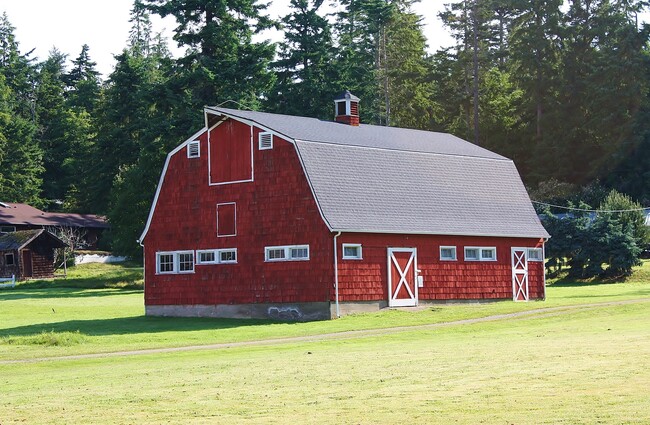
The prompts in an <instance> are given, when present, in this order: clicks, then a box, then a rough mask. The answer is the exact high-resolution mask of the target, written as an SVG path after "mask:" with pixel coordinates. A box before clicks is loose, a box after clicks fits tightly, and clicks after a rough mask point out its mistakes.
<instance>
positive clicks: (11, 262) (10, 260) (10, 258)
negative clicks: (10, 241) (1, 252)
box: [5, 252, 16, 266]
mask: <svg viewBox="0 0 650 425" xmlns="http://www.w3.org/2000/svg"><path fill="white" fill-rule="evenodd" d="M5 265H6V266H15V265H16V259H15V257H14V254H13V252H10V253H7V254H5Z"/></svg>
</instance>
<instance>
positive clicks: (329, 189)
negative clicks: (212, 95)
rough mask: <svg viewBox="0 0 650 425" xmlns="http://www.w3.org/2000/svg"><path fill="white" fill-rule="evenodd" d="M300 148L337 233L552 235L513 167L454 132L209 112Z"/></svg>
mask: <svg viewBox="0 0 650 425" xmlns="http://www.w3.org/2000/svg"><path fill="white" fill-rule="evenodd" d="M206 110H207V111H208V112H210V111H214V112H218V113H223V114H226V115H229V116H232V117H236V118H242V119H245V120H248V121H251V122H253V123H256V124H258V125H260V126H262V127H264V128H267V129H269V130H272V131H275V132H276V133H278V134H281V135H283V136H284V137H286V138H287V139H288V140H291V141H292V142H294V143H295V144H296V149H297V152H298V154H299V155H300V158H301V161H302V163H303V166H304V169H305V173H306V175H307V178H308V179H309V182H310V185H311V187H312V189H313V191H314V195H315V198H316V202H317V203H318V205H319V207H320V209H321V211H322V214H323V217H324V218H325V220H326V221H327V223H328V225H329V227H330V228H331V229H332V230H336V231H347V232H371V233H375V232H376V233H411V234H446V235H483V236H513V237H532V238H541V237H548V236H549V235H548V233H547V232H546V230H545V229H544V228H543V227H542V225H541V223H540V221H539V218H538V217H537V214H536V213H535V209H534V208H533V206H532V204H531V202H530V199H529V197H528V194H527V192H526V189H525V188H524V185H523V183H522V182H521V178H520V176H519V173H518V172H517V169H516V167H515V165H514V163H513V162H512V161H511V160H509V159H507V158H505V157H503V156H501V155H498V154H495V153H493V152H490V151H488V150H486V149H483V148H481V147H479V146H476V145H474V144H472V143H469V142H466V141H464V140H462V139H459V138H457V137H455V136H452V135H450V134H445V133H435V132H428V131H420V130H409V129H401V128H396V127H381V126H372V125H360V126H359V127H354V126H350V125H346V124H340V123H335V122H329V121H322V120H318V119H314V118H303V117H294V116H288V115H278V114H269V113H263V112H251V111H238V110H233V109H225V108H206Z"/></svg>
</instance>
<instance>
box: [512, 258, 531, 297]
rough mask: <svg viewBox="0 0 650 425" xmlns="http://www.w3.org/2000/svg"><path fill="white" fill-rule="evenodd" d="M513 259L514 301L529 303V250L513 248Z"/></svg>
mask: <svg viewBox="0 0 650 425" xmlns="http://www.w3.org/2000/svg"><path fill="white" fill-rule="evenodd" d="M511 258H512V300H513V301H528V295H529V293H528V248H521V247H519V248H515V247H513V248H512V249H511ZM520 295H521V299H520V297H519V296H520Z"/></svg>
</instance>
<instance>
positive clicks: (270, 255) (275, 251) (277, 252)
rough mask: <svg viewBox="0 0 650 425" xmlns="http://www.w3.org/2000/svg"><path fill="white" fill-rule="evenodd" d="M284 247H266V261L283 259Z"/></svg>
mask: <svg viewBox="0 0 650 425" xmlns="http://www.w3.org/2000/svg"><path fill="white" fill-rule="evenodd" d="M285 252H286V251H285V249H284V248H266V260H267V261H277V260H284V259H285Z"/></svg>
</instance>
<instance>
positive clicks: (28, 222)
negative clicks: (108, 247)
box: [0, 202, 110, 249]
mask: <svg viewBox="0 0 650 425" xmlns="http://www.w3.org/2000/svg"><path fill="white" fill-rule="evenodd" d="M109 227H110V226H109V225H108V223H107V222H106V219H105V218H104V217H101V216H98V215H94V214H72V213H49V212H45V211H41V210H39V209H38V208H34V207H32V206H30V205H27V204H16V203H9V202H0V233H10V232H16V231H19V230H31V229H48V230H54V229H57V228H68V229H75V230H78V231H79V232H80V234H81V235H82V236H83V237H82V239H83V245H84V246H81V247H75V248H89V249H94V248H97V241H98V240H99V238H100V237H101V234H102V232H103V231H104V230H105V229H108V228H109Z"/></svg>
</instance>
